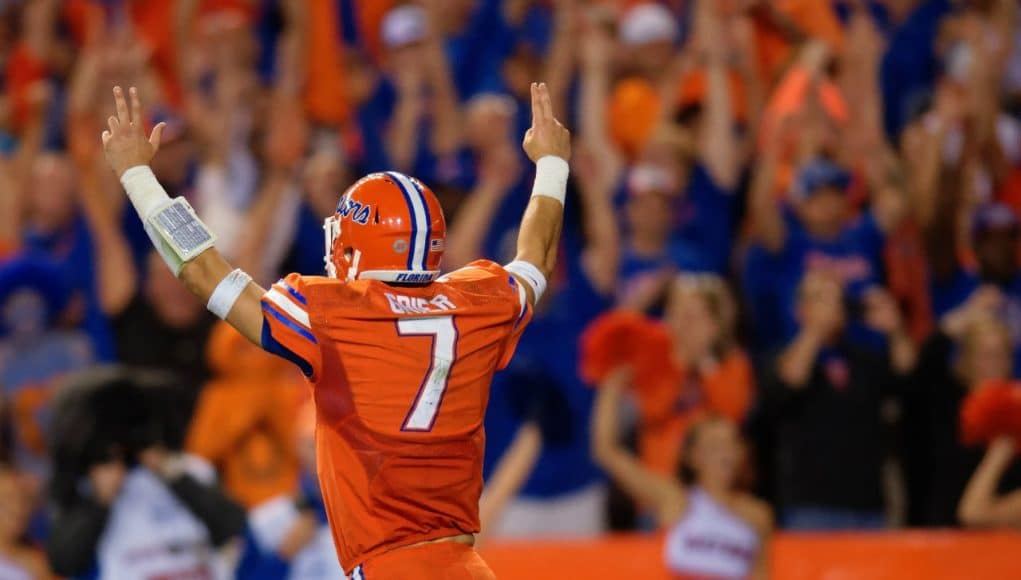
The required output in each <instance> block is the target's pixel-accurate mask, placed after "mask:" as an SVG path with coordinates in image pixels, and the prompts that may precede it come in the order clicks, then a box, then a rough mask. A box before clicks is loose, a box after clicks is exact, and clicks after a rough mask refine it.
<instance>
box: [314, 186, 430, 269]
mask: <svg viewBox="0 0 1021 580" xmlns="http://www.w3.org/2000/svg"><path fill="white" fill-rule="evenodd" d="M323 229H324V230H325V233H326V236H325V238H326V257H325V260H326V273H327V275H328V276H330V277H331V278H338V279H341V280H365V279H369V280H381V281H384V282H398V283H406V284H413V283H424V282H432V281H433V280H435V279H436V277H437V276H439V274H440V258H442V257H443V250H444V246H445V243H446V235H447V224H446V220H445V219H444V217H443V209H442V208H441V207H440V202H439V200H438V199H437V198H436V194H434V193H433V192H432V190H430V189H429V188H428V187H426V186H425V185H424V184H423V183H422V182H420V181H418V180H417V179H415V178H413V177H408V176H407V175H404V174H403V173H398V172H396V171H387V172H384V173H373V174H371V175H367V176H365V177H363V178H362V179H360V180H358V181H357V182H356V183H355V184H354V185H352V186H351V187H350V188H348V190H347V191H346V192H344V195H343V196H341V198H340V203H339V204H338V205H337V212H336V213H335V214H333V215H332V216H331V217H329V218H327V219H326V222H325V223H324V224H323Z"/></svg>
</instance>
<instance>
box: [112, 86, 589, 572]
mask: <svg viewBox="0 0 1021 580" xmlns="http://www.w3.org/2000/svg"><path fill="white" fill-rule="evenodd" d="M531 90H532V126H531V128H530V129H529V130H528V131H527V133H526V134H525V137H524V143H523V147H524V150H525V152H526V153H527V154H528V157H529V158H530V159H531V160H532V161H533V162H535V165H536V177H535V185H534V186H533V190H532V197H531V200H530V202H529V204H528V208H527V210H526V211H525V215H524V217H523V218H522V221H521V227H520V233H519V236H518V250H517V256H516V259H515V260H514V261H513V262H511V263H510V264H507V265H505V266H501V265H498V264H495V263H493V262H489V261H477V262H473V263H471V264H469V265H468V266H466V267H464V268H462V269H460V270H457V271H454V272H452V273H449V274H447V275H444V276H440V271H439V264H440V257H441V256H442V254H443V250H444V243H445V239H444V238H445V234H446V224H445V221H444V217H443V210H442V208H441V207H440V204H439V202H438V200H437V198H436V196H435V195H434V194H433V192H432V191H430V189H429V188H428V187H427V186H426V185H425V184H423V183H421V182H419V181H418V180H416V179H414V178H412V177H408V176H406V175H402V174H400V173H397V172H393V171H390V172H385V173H374V174H372V175H368V176H366V177H364V178H362V179H361V180H359V181H358V182H357V183H355V184H354V185H352V186H351V187H350V188H349V189H348V190H347V191H346V192H345V193H344V194H343V195H342V196H341V197H340V203H339V204H338V205H337V210H336V213H335V214H334V215H333V216H330V217H329V218H328V219H326V224H325V233H326V236H325V237H326V272H327V276H323V277H318V276H300V275H298V274H291V275H289V276H287V277H286V278H284V279H282V280H280V281H279V282H277V283H276V284H274V285H273V286H272V287H271V288H270V289H268V290H266V289H263V288H260V287H259V286H258V285H257V284H255V283H253V282H252V279H251V277H250V276H249V275H248V274H246V273H245V272H243V271H241V270H239V269H234V268H233V267H232V266H231V265H230V264H228V263H227V262H226V260H224V258H223V257H222V256H221V255H220V254H219V253H218V252H217V251H216V249H215V247H214V242H215V239H216V238H215V235H214V234H213V232H211V231H209V229H208V228H207V227H206V226H205V224H203V223H202V221H201V220H199V218H198V217H197V216H196V215H195V212H194V211H193V210H192V209H191V207H190V206H189V205H188V203H187V202H186V201H185V200H184V199H183V198H180V197H178V198H174V199H171V198H170V197H169V196H168V195H167V193H166V191H165V190H164V189H163V187H162V186H160V184H159V182H158V181H157V180H156V178H155V176H154V175H153V173H152V171H151V170H150V169H149V166H148V164H149V161H150V160H151V159H152V157H153V155H154V154H155V153H156V151H157V150H158V149H159V141H160V135H161V133H162V130H163V126H162V125H157V126H156V127H155V128H154V129H153V130H152V133H151V134H150V135H149V136H148V137H147V136H146V135H145V133H144V131H143V126H142V125H143V112H142V106H141V103H140V101H139V97H138V91H137V90H136V89H134V88H132V89H130V91H129V93H128V94H125V93H124V91H122V90H121V88H120V87H116V88H114V91H113V92H114V101H115V103H116V115H115V116H111V117H110V118H109V120H108V123H109V130H107V131H104V133H103V136H102V138H103V147H104V151H105V153H106V158H107V161H108V162H109V164H110V166H111V167H112V168H113V170H114V171H115V172H116V174H117V176H118V177H119V178H120V180H121V183H122V184H123V185H124V188H125V190H126V191H127V194H128V197H129V199H130V201H131V203H132V204H133V206H134V208H135V210H136V211H137V212H138V215H139V217H140V218H141V219H142V221H143V222H144V224H145V228H146V231H147V232H148V234H149V236H150V238H151V239H152V241H153V244H154V245H155V247H156V249H157V251H158V252H159V253H160V255H161V256H162V257H163V259H164V260H165V261H166V263H167V265H168V266H169V267H170V269H171V270H172V271H173V272H174V274H176V275H177V276H178V277H179V278H180V279H181V280H182V281H183V282H184V284H185V285H186V286H187V287H188V288H189V289H190V290H191V291H192V292H193V293H194V294H195V295H196V296H198V297H199V298H201V299H202V300H203V301H205V302H206V303H207V305H208V307H209V309H210V311H212V312H213V313H214V314H216V315H217V316H219V317H220V318H223V319H225V320H227V321H228V322H229V323H230V324H232V325H233V326H234V327H235V328H237V329H238V331H240V332H241V334H243V335H244V336H245V337H246V338H247V339H248V340H250V341H252V342H253V343H255V344H257V345H260V346H261V347H262V348H263V349H265V350H267V351H269V352H271V353H273V354H276V355H279V356H281V357H284V358H286V359H288V360H290V361H292V362H293V363H294V364H296V365H297V366H298V367H299V368H300V369H301V370H302V372H304V374H305V375H306V376H307V377H308V379H309V381H310V382H311V383H312V385H313V393H314V401H315V406H316V419H317V421H316V423H317V424H316V454H317V466H318V472H319V473H318V475H319V481H320V485H321V487H322V490H323V498H324V501H325V503H326V506H327V512H328V516H329V520H330V525H331V528H332V531H333V538H334V541H335V542H336V545H337V552H338V554H339V556H340V561H341V563H342V564H343V566H344V568H345V571H346V572H347V573H348V574H349V575H350V576H351V578H353V579H354V580H362V579H363V578H368V579H370V580H376V579H381V578H387V579H390V578H401V579H403V578H416V579H425V580H428V579H430V578H437V579H439V578H465V579H469V578H471V579H474V578H493V577H494V576H493V573H492V572H491V571H490V570H489V568H488V566H487V565H486V564H485V562H483V561H482V559H481V558H480V557H479V556H478V554H477V553H476V552H475V550H474V549H473V547H472V546H473V543H474V534H476V533H477V532H478V531H479V514H478V501H479V495H480V493H481V491H482V455H483V449H484V441H485V435H484V432H483V426H482V421H483V418H484V416H485V414H486V404H487V402H488V397H489V385H490V381H491V379H492V378H493V373H494V372H496V371H497V370H499V369H501V368H503V367H504V366H506V365H507V363H508V362H509V360H510V358H511V356H512V355H513V353H514V349H515V346H516V344H517V341H518V338H519V337H520V335H521V332H522V331H523V330H524V328H525V326H526V325H527V324H528V322H529V320H530V319H531V316H532V308H533V306H534V305H535V303H536V301H538V300H539V299H540V298H541V297H542V294H543V291H544V290H545V288H546V281H547V279H548V278H549V276H550V275H551V273H552V271H553V267H554V261H555V259H556V255H557V244H558V242H559V238H560V229H561V225H562V221H563V210H564V198H565V195H566V187H567V177H568V163H567V160H568V158H569V157H570V152H571V136H570V133H569V132H568V131H567V129H565V128H564V127H563V126H562V125H561V124H560V123H559V122H558V121H557V119H556V118H555V117H554V115H553V110H552V104H551V101H550V94H549V90H548V89H547V87H546V85H545V84H533V85H532V88H531ZM129 101H130V104H129Z"/></svg>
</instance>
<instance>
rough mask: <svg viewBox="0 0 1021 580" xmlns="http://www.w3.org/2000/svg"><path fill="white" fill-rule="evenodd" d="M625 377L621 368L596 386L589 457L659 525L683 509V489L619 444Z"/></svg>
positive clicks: (667, 521) (668, 521)
mask: <svg viewBox="0 0 1021 580" xmlns="http://www.w3.org/2000/svg"><path fill="white" fill-rule="evenodd" d="M627 380H628V376H627V373H626V372H625V371H623V370H621V371H618V372H616V373H614V374H613V375H611V376H610V377H609V378H608V379H607V380H606V381H605V382H604V383H603V384H602V385H600V387H599V394H598V395H597V396H596V402H595V409H594V410H593V412H592V456H593V457H594V459H595V461H596V463H598V464H599V465H600V466H601V467H602V468H603V469H604V470H606V472H607V473H608V474H609V475H610V477H611V478H613V480H614V481H615V482H617V485H619V486H620V487H621V488H622V489H623V490H624V491H625V492H626V493H627V494H628V495H630V496H631V497H632V498H633V499H634V500H635V501H637V502H638V503H640V504H641V505H642V506H644V507H646V508H650V509H652V510H653V513H654V514H655V515H656V518H657V520H658V521H659V522H660V524H667V523H670V522H672V521H673V520H674V519H675V518H676V516H677V515H678V514H680V513H683V511H684V503H685V494H684V489H683V488H682V487H681V486H680V485H678V484H677V483H675V482H673V481H671V480H669V479H666V478H664V477H661V476H659V475H657V474H655V473H653V472H651V471H649V470H648V469H646V468H645V466H643V465H642V463H641V462H640V461H639V460H638V458H637V457H635V456H634V454H632V453H631V452H630V451H628V450H627V449H626V448H624V446H623V445H621V444H620V441H619V440H618V433H617V431H618V426H617V413H618V411H619V410H620V399H621V391H622V390H623V388H624V383H625V382H626V381H627Z"/></svg>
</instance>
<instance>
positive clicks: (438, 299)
mask: <svg viewBox="0 0 1021 580" xmlns="http://www.w3.org/2000/svg"><path fill="white" fill-rule="evenodd" d="M384 295H385V296H386V300H387V302H389V303H390V310H392V311H393V312H394V314H429V313H431V312H446V311H447V310H453V309H455V308H457V305H455V304H454V303H453V302H451V301H450V299H449V298H447V297H446V296H444V295H443V294H437V295H436V296H434V297H433V298H432V299H426V298H422V297H419V296H405V295H404V294H391V293H389V292H385V293H384Z"/></svg>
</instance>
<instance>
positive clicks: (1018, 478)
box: [903, 289, 1021, 526]
mask: <svg viewBox="0 0 1021 580" xmlns="http://www.w3.org/2000/svg"><path fill="white" fill-rule="evenodd" d="M997 295H998V291H992V290H991V289H980V290H978V291H976V292H975V294H973V296H972V298H971V299H969V300H968V302H966V303H965V304H964V305H962V306H961V307H959V308H958V309H957V310H956V311H954V312H951V313H950V314H949V315H948V316H947V317H945V318H944V320H943V323H942V324H941V325H940V329H939V331H938V332H936V333H934V335H933V336H932V337H931V338H930V339H929V340H928V341H927V342H926V344H925V345H924V347H923V348H922V351H921V356H920V357H919V362H918V367H917V369H916V372H915V377H914V378H913V380H911V381H909V383H908V384H909V388H908V390H907V391H906V392H905V394H904V405H903V428H904V441H905V453H904V461H905V469H906V473H905V474H906V476H907V484H908V498H909V505H908V523H909V524H911V525H918V526H954V525H960V524H967V523H969V520H972V523H974V520H975V519H979V520H980V519H982V518H981V517H978V518H975V517H972V516H974V512H971V511H968V510H964V511H960V512H959V511H958V502H959V501H960V500H961V497H962V494H963V493H964V490H965V487H966V485H967V483H968V479H969V477H971V475H972V473H973V472H974V471H975V469H976V467H977V466H978V465H979V463H980V462H981V460H982V449H980V448H976V447H968V446H966V445H964V443H962V441H961V432H960V427H959V425H960V412H961V405H962V402H963V401H964V399H965V397H967V396H968V394H969V393H971V392H973V391H974V390H975V389H978V388H981V387H982V385H984V384H987V383H988V382H990V381H1002V380H1009V379H1010V378H1011V376H1012V375H1013V349H1014V343H1013V338H1012V336H1011V333H1010V330H1009V329H1008V328H1007V326H1006V325H1005V324H1004V322H1003V321H1002V320H1001V319H1000V318H999V317H998V316H997V312H998V311H999V308H1000V306H999V305H1000V303H1001V301H1002V300H1001V299H1000V298H998V296H997ZM1001 447H1002V445H1001ZM1003 470H1004V471H1005V473H1004V474H1003V477H1002V479H1003V483H1004V484H1005V485H1006V486H1008V487H1009V486H1010V485H1019V486H1021V465H1019V464H1014V465H1012V466H1009V468H1008V467H1007V466H1004V468H1003Z"/></svg>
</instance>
